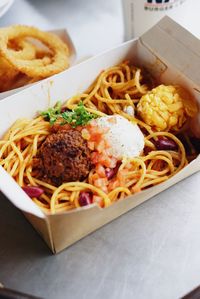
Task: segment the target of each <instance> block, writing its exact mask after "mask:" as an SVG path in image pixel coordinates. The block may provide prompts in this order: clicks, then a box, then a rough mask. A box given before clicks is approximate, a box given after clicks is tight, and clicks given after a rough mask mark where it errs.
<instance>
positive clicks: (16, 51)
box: [8, 39, 36, 59]
mask: <svg viewBox="0 0 200 299" xmlns="http://www.w3.org/2000/svg"><path fill="white" fill-rule="evenodd" d="M8 51H9V52H10V53H11V55H13V56H14V57H15V58H17V59H34V58H35V57H36V47H35V46H34V45H33V44H31V43H29V42H28V41H26V40H24V39H16V40H12V41H11V42H10V44H9V49H8Z"/></svg>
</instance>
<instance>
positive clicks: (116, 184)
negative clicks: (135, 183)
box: [108, 179, 120, 191]
mask: <svg viewBox="0 0 200 299" xmlns="http://www.w3.org/2000/svg"><path fill="white" fill-rule="evenodd" d="M117 187H120V182H119V180H117V179H114V180H111V181H110V182H109V185H108V191H112V190H114V189H115V188H117Z"/></svg>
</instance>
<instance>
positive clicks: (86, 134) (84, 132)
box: [81, 128, 91, 140]
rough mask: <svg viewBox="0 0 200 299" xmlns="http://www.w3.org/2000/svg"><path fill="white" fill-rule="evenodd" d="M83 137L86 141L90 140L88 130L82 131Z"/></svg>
mask: <svg viewBox="0 0 200 299" xmlns="http://www.w3.org/2000/svg"><path fill="white" fill-rule="evenodd" d="M81 135H82V137H83V139H85V140H90V137H91V136H90V133H89V131H88V130H87V129H85V128H84V129H83V130H82V131H81Z"/></svg>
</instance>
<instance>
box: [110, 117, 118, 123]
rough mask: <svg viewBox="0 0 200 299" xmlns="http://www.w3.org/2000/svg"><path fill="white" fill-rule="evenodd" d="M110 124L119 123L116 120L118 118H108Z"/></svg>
mask: <svg viewBox="0 0 200 299" xmlns="http://www.w3.org/2000/svg"><path fill="white" fill-rule="evenodd" d="M108 122H110V123H112V124H116V123H117V120H116V117H114V116H113V117H110V118H108Z"/></svg>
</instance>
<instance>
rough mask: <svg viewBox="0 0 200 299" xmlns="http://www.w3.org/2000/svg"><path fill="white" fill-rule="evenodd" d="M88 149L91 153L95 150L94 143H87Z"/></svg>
mask: <svg viewBox="0 0 200 299" xmlns="http://www.w3.org/2000/svg"><path fill="white" fill-rule="evenodd" d="M88 147H89V149H90V150H91V151H94V149H95V143H94V141H88Z"/></svg>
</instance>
